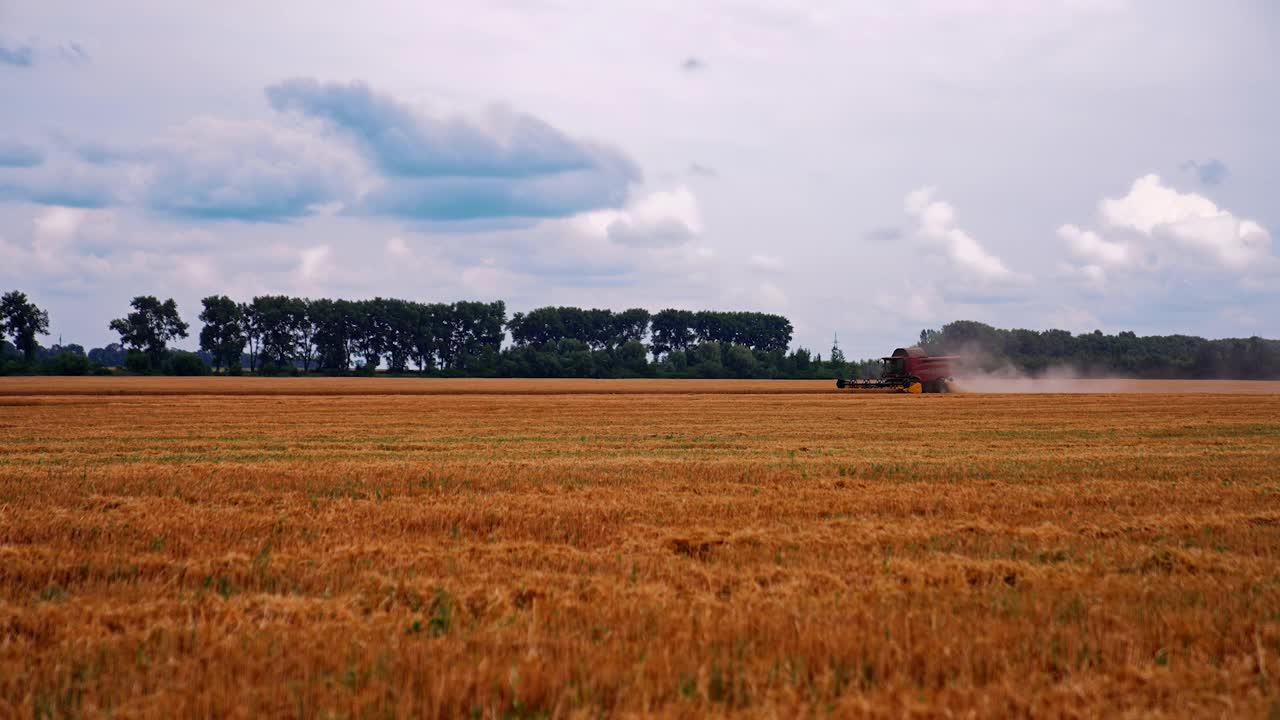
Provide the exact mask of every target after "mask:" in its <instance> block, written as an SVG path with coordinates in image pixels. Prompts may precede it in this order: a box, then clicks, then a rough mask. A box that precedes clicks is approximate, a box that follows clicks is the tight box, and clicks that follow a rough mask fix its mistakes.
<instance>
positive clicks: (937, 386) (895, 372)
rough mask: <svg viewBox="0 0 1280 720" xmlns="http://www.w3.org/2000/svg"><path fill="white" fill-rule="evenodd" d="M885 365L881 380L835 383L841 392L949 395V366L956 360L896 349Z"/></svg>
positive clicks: (885, 360)
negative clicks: (880, 391) (865, 391)
mask: <svg viewBox="0 0 1280 720" xmlns="http://www.w3.org/2000/svg"><path fill="white" fill-rule="evenodd" d="M881 360H883V361H884V369H883V370H882V371H881V373H880V377H879V378H876V379H874V380H844V379H837V380H836V387H837V388H839V389H841V390H855V391H857V390H887V391H894V392H904V393H922V392H926V393H945V392H951V383H952V382H953V380H954V378H953V377H952V370H951V364H952V362H954V361H956V360H958V358H957V357H956V356H954V355H943V356H938V357H929V355H928V353H926V352H925V351H924V350H921V349H920V348H918V347H909V348H898V349H897V350H894V351H893V354H892V355H890V356H889V357H887V358H881Z"/></svg>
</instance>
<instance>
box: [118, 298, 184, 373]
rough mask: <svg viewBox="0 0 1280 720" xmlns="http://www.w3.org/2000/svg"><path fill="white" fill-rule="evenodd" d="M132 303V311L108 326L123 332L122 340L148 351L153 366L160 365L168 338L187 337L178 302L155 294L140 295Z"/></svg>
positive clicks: (133, 346) (134, 347)
mask: <svg viewBox="0 0 1280 720" xmlns="http://www.w3.org/2000/svg"><path fill="white" fill-rule="evenodd" d="M129 305H130V307H132V308H133V312H131V313H129V314H128V315H126V316H125V317H122V318H116V319H115V320H112V321H111V324H110V325H108V326H107V327H108V328H110V329H111V330H114V331H115V332H118V333H120V342H122V343H124V344H125V345H127V346H129V347H131V348H133V349H134V350H141V351H143V352H145V353H147V355H149V356H150V357H151V366H152V367H153V368H157V367H160V365H161V364H162V363H163V362H164V352H165V348H166V347H167V346H168V344H169V341H171V340H176V339H177V338H184V337H186V336H187V324H186V323H185V322H183V321H182V317H181V316H179V315H178V304H177V303H176V302H174V301H173V298H169V299H168V300H165V301H164V302H160V301H159V300H157V299H156V298H155V296H153V295H139V296H138V297H136V298H134V299H133V301H132V302H130V303H129Z"/></svg>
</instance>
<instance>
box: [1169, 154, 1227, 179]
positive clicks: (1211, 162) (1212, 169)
mask: <svg viewBox="0 0 1280 720" xmlns="http://www.w3.org/2000/svg"><path fill="white" fill-rule="evenodd" d="M1180 167H1181V168H1182V169H1183V170H1191V171H1192V172H1194V173H1195V174H1196V177H1197V178H1199V179H1200V184H1201V185H1221V184H1222V182H1223V181H1224V180H1226V179H1227V178H1228V177H1229V176H1230V175H1231V169H1230V168H1228V167H1227V164H1226V163H1224V162H1222V161H1221V160H1218V159H1216V158H1209V159H1208V160H1206V161H1204V162H1202V163H1201V162H1196V161H1195V160H1188V161H1186V162H1184V163H1182V165H1181V166H1180Z"/></svg>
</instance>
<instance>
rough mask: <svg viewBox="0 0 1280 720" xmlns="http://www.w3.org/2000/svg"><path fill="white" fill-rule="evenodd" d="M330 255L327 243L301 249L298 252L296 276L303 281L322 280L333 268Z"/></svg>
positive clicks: (331, 252) (330, 251)
mask: <svg viewBox="0 0 1280 720" xmlns="http://www.w3.org/2000/svg"><path fill="white" fill-rule="evenodd" d="M332 255H333V251H332V250H330V249H329V246H328V245H317V246H315V247H310V248H306V249H304V250H302V251H301V252H299V253H298V276H299V277H301V278H302V279H303V280H305V281H315V282H322V281H324V280H325V279H326V278H328V277H329V275H330V273H331V272H332V270H333V262H332V259H331V258H332Z"/></svg>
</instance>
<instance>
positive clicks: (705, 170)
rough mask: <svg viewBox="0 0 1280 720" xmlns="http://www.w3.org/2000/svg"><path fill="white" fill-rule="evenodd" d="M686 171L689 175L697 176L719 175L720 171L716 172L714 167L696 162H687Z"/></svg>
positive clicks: (711, 176)
mask: <svg viewBox="0 0 1280 720" xmlns="http://www.w3.org/2000/svg"><path fill="white" fill-rule="evenodd" d="M688 172H689V174H690V175H695V176H697V177H709V178H713V177H720V173H718V172H716V169H715V168H713V167H709V166H707V165H703V164H701V163H696V162H692V163H689V170H688Z"/></svg>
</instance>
